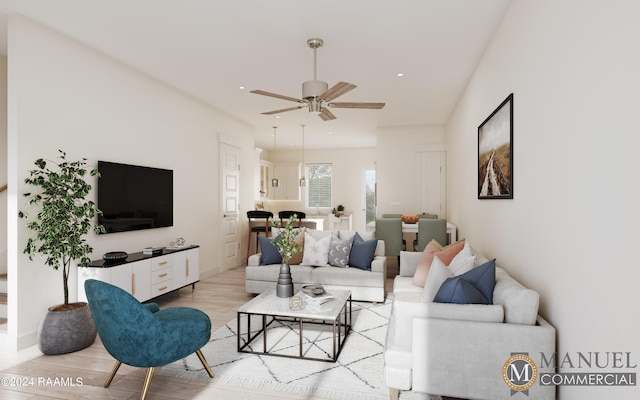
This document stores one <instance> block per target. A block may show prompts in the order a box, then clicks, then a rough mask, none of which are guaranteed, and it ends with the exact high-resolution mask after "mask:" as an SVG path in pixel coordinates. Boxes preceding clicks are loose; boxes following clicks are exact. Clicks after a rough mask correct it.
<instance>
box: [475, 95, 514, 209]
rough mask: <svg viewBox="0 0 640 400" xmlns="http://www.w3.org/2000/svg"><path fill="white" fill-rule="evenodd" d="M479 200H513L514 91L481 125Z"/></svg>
mask: <svg viewBox="0 0 640 400" xmlns="http://www.w3.org/2000/svg"><path fill="white" fill-rule="evenodd" d="M478 199H513V93H511V94H510V95H509V96H507V98H506V99H505V100H504V101H503V102H502V103H501V104H500V105H499V106H498V108H496V109H495V110H494V111H493V112H492V113H491V115H489V116H488V117H487V119H485V120H484V122H483V123H482V124H480V126H478Z"/></svg>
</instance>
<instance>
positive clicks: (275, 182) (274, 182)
mask: <svg viewBox="0 0 640 400" xmlns="http://www.w3.org/2000/svg"><path fill="white" fill-rule="evenodd" d="M276 129H278V127H277V126H274V127H273V151H274V153H275V151H276ZM278 186H280V180H278V177H277V176H276V173H275V171H274V172H273V179H271V187H278Z"/></svg>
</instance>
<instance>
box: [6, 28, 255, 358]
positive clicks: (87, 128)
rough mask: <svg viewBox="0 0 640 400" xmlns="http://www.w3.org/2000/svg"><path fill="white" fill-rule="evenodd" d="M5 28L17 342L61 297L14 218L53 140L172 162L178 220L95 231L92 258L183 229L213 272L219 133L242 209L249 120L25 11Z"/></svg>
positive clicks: (53, 275) (143, 161)
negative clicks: (233, 146)
mask: <svg viewBox="0 0 640 400" xmlns="http://www.w3.org/2000/svg"><path fill="white" fill-rule="evenodd" d="M8 33H9V43H8V49H9V56H8V69H9V74H8V86H9V93H8V109H9V115H8V119H9V138H8V149H9V151H8V157H9V172H8V173H9V176H8V180H9V204H8V215H9V217H10V218H9V221H8V225H9V226H8V229H9V234H8V237H9V238H8V253H9V269H10V271H9V275H10V276H9V279H10V282H9V285H10V288H9V305H10V309H9V336H11V337H12V338H13V339H14V342H15V345H16V347H17V348H23V347H25V346H28V345H31V344H34V340H35V333H36V330H37V326H38V322H39V321H40V318H41V316H42V315H43V313H44V311H45V310H46V308H47V307H48V306H51V305H54V304H58V303H61V302H62V285H61V282H60V281H61V276H60V271H53V270H52V269H51V268H46V267H44V266H43V263H42V262H38V261H34V262H30V261H29V260H28V259H27V258H26V257H25V256H24V255H23V254H22V248H23V247H24V244H25V243H26V238H27V235H28V234H29V232H27V230H26V228H25V226H24V224H23V223H18V221H17V218H16V217H15V216H16V215H17V211H18V209H22V208H23V207H24V206H25V205H24V204H23V203H22V202H21V198H20V196H19V195H18V194H19V193H22V192H24V191H26V190H28V189H29V188H28V187H26V186H25V185H24V183H22V182H23V180H24V178H25V177H26V174H27V171H28V170H29V169H31V168H33V161H34V160H35V159H37V158H39V157H43V158H50V159H53V158H55V157H57V149H63V150H64V151H66V152H67V154H68V156H69V158H71V159H78V158H81V157H86V158H87V159H88V163H89V165H90V166H95V165H97V161H98V160H107V161H115V162H124V163H130V164H137V165H146V166H152V167H161V168H170V169H173V170H174V226H173V227H171V228H161V229H154V230H145V231H137V232H126V233H117V234H109V235H103V236H99V237H98V236H96V235H93V234H92V235H90V236H89V237H88V241H89V243H90V244H91V245H92V246H93V248H94V253H93V257H92V258H94V259H99V258H101V256H102V254H103V253H105V252H107V251H114V250H123V251H127V252H136V251H140V250H141V249H142V248H143V247H145V246H149V245H167V244H168V243H169V242H170V241H171V240H175V238H177V237H180V236H181V237H184V238H185V239H186V240H187V243H190V244H198V245H200V246H201V247H200V267H201V270H202V271H203V272H207V271H217V270H218V269H219V266H220V263H219V251H218V250H219V249H218V243H219V239H218V238H219V236H220V233H219V228H218V226H219V222H220V221H221V218H220V199H219V198H218V197H219V190H218V170H219V166H218V164H219V162H218V137H219V135H227V136H232V137H235V138H236V139H237V141H238V143H240V144H241V145H242V146H243V153H242V155H241V162H242V163H243V168H242V169H241V171H244V172H243V173H242V175H241V182H242V186H241V202H242V204H241V208H244V209H247V208H248V207H253V201H252V200H253V199H252V198H250V197H249V196H248V193H250V192H252V191H253V185H254V182H253V179H254V175H253V173H252V171H253V169H254V168H255V160H254V152H253V147H254V143H253V132H252V129H251V128H250V127H249V126H247V125H245V124H243V123H240V122H239V121H237V120H234V119H232V118H230V117H229V116H227V115H225V114H223V113H221V112H219V111H217V110H215V109H213V108H211V107H209V106H207V105H205V104H203V103H201V102H199V101H197V100H195V99H193V98H191V97H189V96H187V95H185V94H183V93H181V92H179V91H177V90H174V89H172V88H170V87H167V86H166V85H164V84H162V83H160V82H158V81H156V80H154V79H151V78H149V77H148V76H145V75H143V74H141V73H139V72H137V71H136V70H133V69H131V68H129V67H127V66H125V65H122V64H120V63H118V62H116V61H114V60H112V59H110V58H109V57H106V56H105V55H103V54H101V53H98V52H96V51H94V50H92V49H89V48H86V47H84V46H82V45H81V44H79V43H77V42H75V41H73V40H70V39H69V38H67V37H64V36H62V35H59V34H57V33H56V32H54V31H52V30H50V29H48V28H46V27H44V26H42V25H39V24H37V23H35V22H33V21H30V20H28V19H26V18H23V17H20V16H11V17H10V18H9V28H8ZM94 187H95V185H94ZM242 193H245V196H242ZM93 195H94V196H95V190H94V193H93ZM11 268H13V270H11ZM70 284H72V285H75V284H76V283H75V277H74V279H72V281H71V282H70ZM73 288H74V286H72V290H71V293H70V296H71V297H72V299H75V296H76V293H75V290H74V289H73Z"/></svg>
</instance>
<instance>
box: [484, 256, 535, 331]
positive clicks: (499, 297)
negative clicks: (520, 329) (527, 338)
mask: <svg viewBox="0 0 640 400" xmlns="http://www.w3.org/2000/svg"><path fill="white" fill-rule="evenodd" d="M493 303H494V304H501V305H502V306H503V307H504V322H508V323H511V324H525V325H534V324H535V323H536V318H537V316H538V306H539V295H538V292H536V291H535V290H531V289H527V288H526V287H524V286H522V285H521V284H520V283H519V282H518V281H516V280H515V279H513V278H512V277H511V276H510V275H509V274H508V273H507V272H506V271H505V270H504V269H502V268H499V267H498V268H496V286H495V288H494V289H493Z"/></svg>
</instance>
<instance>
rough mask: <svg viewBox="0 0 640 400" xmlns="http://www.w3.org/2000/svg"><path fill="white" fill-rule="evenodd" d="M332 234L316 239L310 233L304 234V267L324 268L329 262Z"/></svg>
mask: <svg viewBox="0 0 640 400" xmlns="http://www.w3.org/2000/svg"><path fill="white" fill-rule="evenodd" d="M330 244H331V234H329V235H325V236H323V237H321V238H319V239H316V238H315V237H314V236H313V234H311V233H310V232H309V231H306V232H305V233H304V250H303V255H302V264H303V265H312V266H318V267H319V266H323V265H327V264H328V261H329V245H330Z"/></svg>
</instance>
